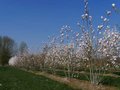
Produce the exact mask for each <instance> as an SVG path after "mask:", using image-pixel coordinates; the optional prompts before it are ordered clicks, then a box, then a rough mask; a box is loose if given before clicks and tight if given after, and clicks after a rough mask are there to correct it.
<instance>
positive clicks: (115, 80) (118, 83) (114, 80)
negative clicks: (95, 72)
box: [48, 71, 120, 90]
mask: <svg viewBox="0 0 120 90" xmlns="http://www.w3.org/2000/svg"><path fill="white" fill-rule="evenodd" d="M48 73H52V72H50V71H48ZM56 74H57V75H59V76H62V77H65V74H64V72H63V71H56ZM110 74H111V75H113V76H103V77H102V81H101V83H100V84H102V85H105V86H113V87H117V88H118V90H120V72H113V73H110ZM75 75H77V73H75ZM114 75H115V77H114ZM116 75H117V77H116ZM87 77H89V75H86V74H82V73H81V74H79V75H78V77H74V78H76V79H79V80H85V81H89V80H88V79H87Z"/></svg>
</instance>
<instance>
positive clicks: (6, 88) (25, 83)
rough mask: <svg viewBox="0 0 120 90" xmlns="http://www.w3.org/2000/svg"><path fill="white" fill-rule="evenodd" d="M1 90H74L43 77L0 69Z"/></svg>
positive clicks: (10, 69)
mask: <svg viewBox="0 0 120 90" xmlns="http://www.w3.org/2000/svg"><path fill="white" fill-rule="evenodd" d="M0 90H73V89H72V88H70V87H68V86H66V85H65V84H61V83H58V82H56V81H53V80H50V79H48V78H45V77H43V76H37V75H34V74H32V73H28V72H25V71H22V70H19V69H15V68H12V67H0Z"/></svg>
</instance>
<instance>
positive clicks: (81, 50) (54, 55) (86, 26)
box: [15, 0, 120, 84]
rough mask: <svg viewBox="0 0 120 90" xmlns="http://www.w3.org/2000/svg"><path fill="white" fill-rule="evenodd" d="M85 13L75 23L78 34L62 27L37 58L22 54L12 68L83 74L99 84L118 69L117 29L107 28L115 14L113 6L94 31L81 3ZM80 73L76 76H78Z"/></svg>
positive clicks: (86, 10) (119, 55)
mask: <svg viewBox="0 0 120 90" xmlns="http://www.w3.org/2000/svg"><path fill="white" fill-rule="evenodd" d="M84 4H85V5H84V6H85V9H84V13H83V15H82V16H81V21H82V22H79V23H78V26H79V28H80V32H77V33H76V32H74V31H73V30H72V29H71V27H70V26H68V25H65V26H63V27H62V28H61V30H60V34H59V35H58V36H54V37H51V38H49V42H48V43H47V44H46V45H45V47H44V48H43V50H42V52H41V53H39V54H36V55H31V54H29V53H25V52H22V54H21V55H18V56H17V60H16V63H15V66H17V67H21V68H26V69H32V70H43V71H49V70H51V71H52V72H53V73H55V72H56V70H58V69H59V70H62V71H63V72H64V73H65V75H66V76H67V77H68V78H71V77H73V76H74V73H76V72H80V71H85V72H87V73H89V77H88V78H89V80H90V81H91V83H93V84H99V83H100V82H101V80H102V78H101V76H102V74H104V73H105V71H111V70H120V61H119V60H120V32H119V29H118V28H116V26H113V27H110V25H109V19H110V16H111V15H112V13H113V12H112V11H115V12H116V11H118V10H117V7H116V5H115V4H114V3H113V4H112V9H113V10H109V11H106V14H105V16H101V20H102V23H101V24H99V25H98V26H97V28H94V27H95V26H94V25H93V18H92V16H90V13H89V9H88V1H87V0H84ZM78 74H79V73H78Z"/></svg>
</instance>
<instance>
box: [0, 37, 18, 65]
mask: <svg viewBox="0 0 120 90" xmlns="http://www.w3.org/2000/svg"><path fill="white" fill-rule="evenodd" d="M15 46H16V45H15V41H14V40H13V39H11V38H10V37H8V36H4V37H0V61H1V65H5V64H8V61H9V59H10V58H11V57H12V56H13V55H14V54H15V53H14V52H15Z"/></svg>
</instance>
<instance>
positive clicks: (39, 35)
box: [0, 0, 120, 51]
mask: <svg viewBox="0 0 120 90" xmlns="http://www.w3.org/2000/svg"><path fill="white" fill-rule="evenodd" d="M112 3H116V5H117V6H118V7H120V0H89V9H90V14H91V15H92V16H93V19H94V24H95V25H96V26H97V24H99V23H100V16H101V15H104V14H105V11H106V10H110V9H111V4H112ZM83 6H84V3H83V0H0V35H2V36H4V35H7V36H9V37H11V38H13V39H14V40H15V41H16V42H17V43H20V42H21V41H25V42H26V43H27V44H28V46H29V47H30V49H31V50H32V51H36V50H38V48H40V47H41V45H42V44H41V43H42V42H46V41H47V38H48V36H51V35H54V34H56V33H58V32H59V30H60V28H61V27H62V26H63V25H66V24H68V25H70V26H71V27H72V28H73V30H75V31H77V32H78V31H79V29H78V28H77V25H76V23H77V22H78V21H79V20H80V17H81V14H82V13H83V9H84V7H83ZM111 18H112V21H111V22H112V24H120V14H119V15H116V14H114V15H113V16H112V17H111Z"/></svg>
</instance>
